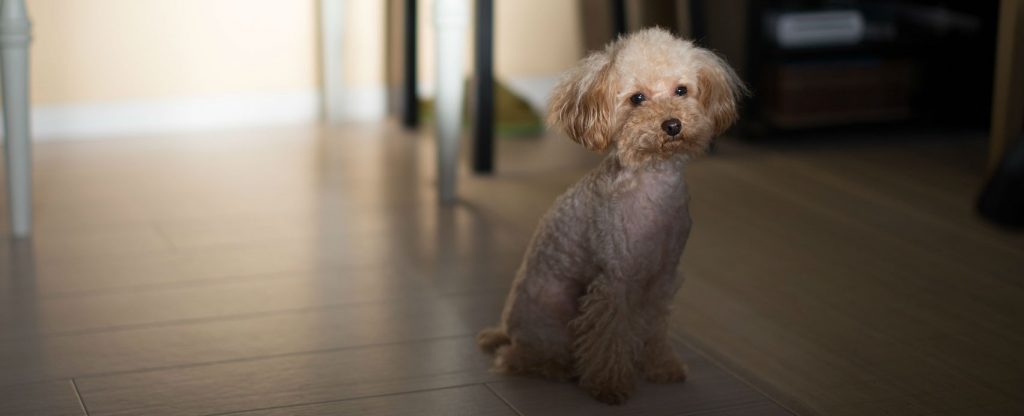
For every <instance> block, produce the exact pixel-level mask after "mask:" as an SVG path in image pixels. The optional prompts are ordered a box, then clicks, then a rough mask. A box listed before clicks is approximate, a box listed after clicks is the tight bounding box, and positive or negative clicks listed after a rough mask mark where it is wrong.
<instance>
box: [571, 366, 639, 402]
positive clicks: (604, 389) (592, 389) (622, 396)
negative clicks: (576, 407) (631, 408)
mask: <svg viewBox="0 0 1024 416" xmlns="http://www.w3.org/2000/svg"><path fill="white" fill-rule="evenodd" d="M605 375H606V377H601V378H599V379H596V380H595V379H587V378H581V379H580V387H583V390H585V391H586V392H587V393H589V394H590V395H591V396H593V397H594V398H595V399H597V400H598V401H601V402H603V403H607V404H611V405H618V404H622V403H625V401H626V399H628V398H629V394H630V393H631V392H632V391H633V378H632V376H631V373H629V372H619V373H615V374H605Z"/></svg>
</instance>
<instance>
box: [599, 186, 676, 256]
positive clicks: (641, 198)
mask: <svg viewBox="0 0 1024 416" xmlns="http://www.w3.org/2000/svg"><path fill="white" fill-rule="evenodd" d="M623 179H624V180H625V183H621V185H622V188H620V192H619V193H618V195H617V198H616V199H617V201H615V205H616V208H615V211H616V214H617V215H616V216H617V221H615V222H616V223H617V225H618V227H619V232H621V233H622V236H623V237H625V239H626V240H627V241H628V243H629V244H630V245H631V246H632V247H633V248H635V249H640V250H643V251H648V250H656V251H659V252H664V251H666V250H667V251H669V252H671V251H676V250H674V249H676V248H677V247H676V246H679V247H678V251H681V250H682V247H681V245H682V244H683V243H684V242H685V239H686V236H687V234H688V231H689V226H690V215H689V212H688V210H687V200H688V196H687V192H686V184H685V182H684V181H683V179H682V174H681V173H651V174H646V175H644V174H638V175H634V176H632V177H628V178H623Z"/></svg>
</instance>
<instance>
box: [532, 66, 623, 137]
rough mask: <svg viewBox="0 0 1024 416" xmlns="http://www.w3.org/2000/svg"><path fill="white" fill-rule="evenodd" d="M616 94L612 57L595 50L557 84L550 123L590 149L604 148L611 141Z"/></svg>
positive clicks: (549, 109)
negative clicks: (613, 81)
mask: <svg viewBox="0 0 1024 416" xmlns="http://www.w3.org/2000/svg"><path fill="white" fill-rule="evenodd" d="M614 94H615V92H614V91H613V89H612V79H611V58H610V57H609V54H608V52H597V53H594V54H592V55H590V56H588V57H587V58H586V59H584V60H583V61H582V62H581V63H580V64H579V66H577V67H576V68H573V69H572V70H571V71H570V72H569V73H568V74H567V75H566V76H565V77H564V78H562V80H561V81H560V82H559V83H558V85H557V86H555V89H554V91H553V92H552V93H551V105H550V106H549V108H548V125H550V126H554V127H560V128H561V129H563V130H564V131H565V133H566V134H568V135H569V138H570V139H572V140H573V141H575V142H577V143H579V144H582V145H584V146H586V147H587V148H588V149H590V150H596V151H601V150H604V149H605V148H607V147H608V144H609V143H610V142H611V134H612V131H611V130H612V123H613V120H612V116H613V112H614V111H615V106H614Z"/></svg>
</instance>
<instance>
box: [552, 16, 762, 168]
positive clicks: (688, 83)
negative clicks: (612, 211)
mask: <svg viewBox="0 0 1024 416" xmlns="http://www.w3.org/2000/svg"><path fill="white" fill-rule="evenodd" d="M745 91H746V90H745V88H744V87H743V84H742V83H741V82H740V80H739V78H738V77H737V76H736V73H735V72H733V70H732V68H730V67H729V66H728V65H727V64H726V63H725V62H724V61H723V60H722V59H721V58H719V57H718V56H716V55H715V54H714V53H712V52H710V51H708V50H705V49H701V48H698V47H696V46H694V45H693V43H691V42H689V41H685V40H682V39H679V38H676V37H675V36H672V35H671V34H670V33H668V32H667V31H665V30H663V29H657V28H655V29H647V30H644V31H640V32H637V33H634V34H632V35H629V36H627V37H624V38H620V39H619V40H617V41H615V42H613V43H611V44H609V45H608V46H607V47H606V48H605V50H604V51H602V52H596V53H594V54H592V55H590V56H588V57H587V58H585V59H583V61H581V62H580V64H579V65H578V66H577V67H576V68H574V69H572V70H571V71H569V72H568V74H567V75H566V76H565V77H564V78H563V79H562V81H561V82H560V83H559V84H558V85H557V86H556V87H555V90H554V92H553V93H552V96H551V107H550V110H549V113H548V114H549V115H548V123H549V124H551V125H552V126H556V127H561V128H562V129H564V130H565V132H566V133H567V134H568V135H569V137H570V138H572V140H574V141H576V142H578V143H580V144H582V145H584V146H586V147H587V148H589V149H592V150H597V151H602V150H605V149H612V151H614V152H617V153H618V156H619V158H620V160H621V161H622V162H623V163H624V164H628V165H637V164H642V163H644V162H645V161H648V160H652V159H663V158H667V157H668V156H671V155H676V154H683V155H686V156H694V155H697V154H700V153H703V152H704V151H705V149H707V146H708V143H709V142H710V141H711V139H712V138H713V137H714V136H716V135H718V134H721V133H722V132H724V131H725V130H726V129H728V128H729V126H731V125H732V123H733V122H734V121H736V117H737V112H736V102H737V100H738V98H739V97H740V96H741V95H742V94H744V93H745Z"/></svg>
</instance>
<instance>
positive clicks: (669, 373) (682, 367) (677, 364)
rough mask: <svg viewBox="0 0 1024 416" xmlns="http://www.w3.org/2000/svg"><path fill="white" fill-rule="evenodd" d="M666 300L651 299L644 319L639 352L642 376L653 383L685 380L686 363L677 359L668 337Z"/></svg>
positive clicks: (667, 306) (667, 307)
mask: <svg viewBox="0 0 1024 416" xmlns="http://www.w3.org/2000/svg"><path fill="white" fill-rule="evenodd" d="M668 302H669V301H668V300H662V299H657V300H653V301H652V302H651V303H650V304H649V305H648V310H647V314H646V319H645V321H646V322H647V323H648V331H649V332H648V333H647V336H646V337H645V339H644V348H643V351H642V352H641V354H640V363H641V368H642V369H643V373H644V378H646V379H647V381H651V382H654V383H674V382H681V381H684V380H686V364H685V363H683V361H682V360H680V359H679V356H677V355H676V352H675V351H674V350H673V349H672V343H671V342H670V341H669V339H668V318H669V305H668Z"/></svg>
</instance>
